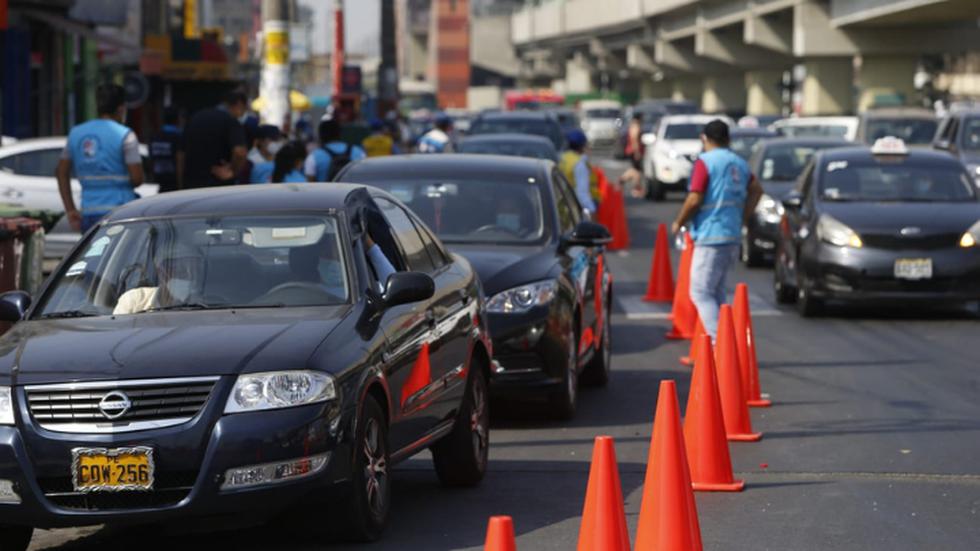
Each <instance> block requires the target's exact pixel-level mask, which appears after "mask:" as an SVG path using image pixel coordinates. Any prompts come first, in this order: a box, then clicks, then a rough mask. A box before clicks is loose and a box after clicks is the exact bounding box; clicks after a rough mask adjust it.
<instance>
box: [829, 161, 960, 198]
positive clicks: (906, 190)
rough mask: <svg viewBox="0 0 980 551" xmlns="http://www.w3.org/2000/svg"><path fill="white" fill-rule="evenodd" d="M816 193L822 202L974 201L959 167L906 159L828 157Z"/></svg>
mask: <svg viewBox="0 0 980 551" xmlns="http://www.w3.org/2000/svg"><path fill="white" fill-rule="evenodd" d="M823 172H824V174H823V176H822V178H821V186H820V195H821V197H822V198H823V200H825V201H869V202H883V201H886V202H966V201H976V192H975V191H974V184H973V182H972V181H971V179H970V177H969V176H968V175H967V173H966V171H965V170H964V169H963V168H962V167H957V166H953V165H949V164H935V163H916V162H914V161H911V160H906V158H903V157H899V158H895V159H891V158H883V159H873V160H857V161H855V160H828V161H826V162H825V164H824V166H823Z"/></svg>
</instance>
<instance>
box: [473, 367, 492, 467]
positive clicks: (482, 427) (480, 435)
mask: <svg viewBox="0 0 980 551" xmlns="http://www.w3.org/2000/svg"><path fill="white" fill-rule="evenodd" d="M486 412H487V398H486V393H485V392H484V391H483V386H482V385H479V384H475V385H473V409H472V411H471V412H470V432H471V434H472V435H473V452H474V453H475V454H476V459H477V461H479V462H482V461H483V458H484V457H485V455H486V450H487V448H488V447H489V444H490V442H489V438H488V431H487V423H486V418H487V415H486Z"/></svg>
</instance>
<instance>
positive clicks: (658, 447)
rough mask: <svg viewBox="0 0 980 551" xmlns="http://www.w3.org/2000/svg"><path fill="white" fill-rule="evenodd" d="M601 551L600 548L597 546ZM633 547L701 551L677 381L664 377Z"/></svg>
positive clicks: (639, 550)
mask: <svg viewBox="0 0 980 551" xmlns="http://www.w3.org/2000/svg"><path fill="white" fill-rule="evenodd" d="M596 549H599V548H596ZM633 549H634V551H666V550H670V551H700V550H701V526H700V525H699V524H698V509H697V504H695V502H694V491H693V490H692V488H691V473H690V470H689V467H688V464H687V454H686V453H685V451H684V434H683V430H682V429H681V412H680V407H679V406H678V405H677V385H676V384H675V383H674V381H661V382H660V394H659V396H658V397H657V413H656V415H655V416H654V420H653V437H652V438H651V440H650V456H649V458H648V459H647V473H646V478H645V479H644V481H643V501H642V502H641V503H640V519H639V521H638V526H637V530H636V545H635V546H634V547H633Z"/></svg>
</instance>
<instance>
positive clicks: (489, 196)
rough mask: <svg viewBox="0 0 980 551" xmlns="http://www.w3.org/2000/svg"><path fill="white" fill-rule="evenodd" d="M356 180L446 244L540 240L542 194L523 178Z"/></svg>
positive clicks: (542, 220) (542, 209) (543, 235)
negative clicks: (389, 198) (382, 193)
mask: <svg viewBox="0 0 980 551" xmlns="http://www.w3.org/2000/svg"><path fill="white" fill-rule="evenodd" d="M355 178H356V179H357V181H358V182H362V183H366V184H370V185H372V186H375V187H379V188H381V189H384V190H386V191H388V192H389V193H391V194H392V195H394V196H395V197H397V198H398V199H399V200H401V201H402V202H403V203H405V205H406V206H408V208H410V209H412V210H413V211H414V212H415V213H416V214H417V215H418V216H419V218H421V219H422V221H423V222H425V223H426V224H427V225H428V226H429V227H430V228H432V229H433V230H435V232H436V234H437V235H438V236H439V237H440V238H441V239H442V240H443V241H445V242H447V243H511V244H522V243H536V242H540V241H541V240H542V238H543V237H545V225H544V214H543V213H544V207H543V202H542V195H541V190H540V188H539V185H538V184H534V183H528V181H527V180H526V179H524V180H523V181H521V180H518V181H502V180H489V179H472V180H470V179H466V180H463V179H454V180H439V181H432V180H421V181H418V180H417V181H395V180H394V179H392V178H388V177H385V178H379V179H378V180H374V181H372V179H371V178H370V177H364V176H361V177H357V176H356V175H355Z"/></svg>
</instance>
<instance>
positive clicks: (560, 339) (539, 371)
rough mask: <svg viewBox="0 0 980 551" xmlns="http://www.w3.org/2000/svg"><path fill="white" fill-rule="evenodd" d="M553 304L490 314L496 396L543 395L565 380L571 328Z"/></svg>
mask: <svg viewBox="0 0 980 551" xmlns="http://www.w3.org/2000/svg"><path fill="white" fill-rule="evenodd" d="M552 308H553V307H549V306H538V307H535V308H532V309H531V310H530V311H528V312H526V313H523V314H488V315H487V319H488V321H489V324H490V334H491V335H493V351H494V365H493V369H492V370H491V376H490V390H491V393H492V394H493V395H494V396H507V397H535V396H541V395H544V394H546V393H547V392H548V391H549V390H552V389H554V388H557V387H559V386H561V385H562V384H563V381H564V375H565V373H564V369H565V362H566V358H567V351H568V347H567V343H566V342H565V341H566V335H567V334H568V331H567V328H566V327H567V326H565V325H563V323H562V321H561V319H562V318H561V316H559V315H557V312H554V311H553V310H552Z"/></svg>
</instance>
